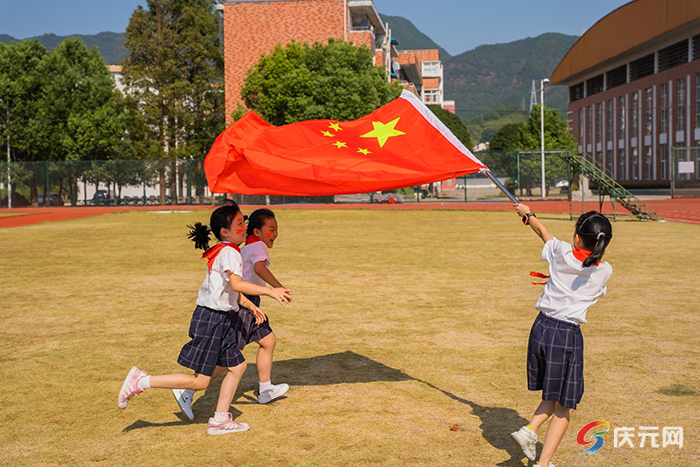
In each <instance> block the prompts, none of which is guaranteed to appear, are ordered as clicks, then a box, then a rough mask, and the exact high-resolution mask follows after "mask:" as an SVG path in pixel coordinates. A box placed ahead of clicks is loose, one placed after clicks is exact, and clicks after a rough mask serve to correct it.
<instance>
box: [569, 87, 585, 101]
mask: <svg viewBox="0 0 700 467" xmlns="http://www.w3.org/2000/svg"><path fill="white" fill-rule="evenodd" d="M579 99H583V83H578V84H574V85H573V86H569V102H573V101H577V100H579Z"/></svg>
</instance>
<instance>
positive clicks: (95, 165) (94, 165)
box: [92, 160, 100, 204]
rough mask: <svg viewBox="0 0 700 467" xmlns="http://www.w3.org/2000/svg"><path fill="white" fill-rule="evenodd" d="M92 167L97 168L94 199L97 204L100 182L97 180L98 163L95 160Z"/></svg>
mask: <svg viewBox="0 0 700 467" xmlns="http://www.w3.org/2000/svg"><path fill="white" fill-rule="evenodd" d="M92 165H93V167H94V168H95V196H94V197H93V202H94V204H97V189H98V188H99V186H100V185H99V183H100V182H99V181H98V180H97V161H96V160H93V161H92Z"/></svg>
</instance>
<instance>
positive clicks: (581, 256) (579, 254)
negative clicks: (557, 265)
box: [572, 248, 600, 266]
mask: <svg viewBox="0 0 700 467" xmlns="http://www.w3.org/2000/svg"><path fill="white" fill-rule="evenodd" d="M572 253H573V254H574V258H576V259H577V260H579V261H581V262H582V263H583V262H584V261H585V260H586V258H588V257H589V256H591V251H590V250H584V249H583V248H574V249H573V250H572ZM599 264H600V261H598V262H597V263H595V264H591V266H598V265H599Z"/></svg>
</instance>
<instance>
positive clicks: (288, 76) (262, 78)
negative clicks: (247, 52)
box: [234, 39, 402, 125]
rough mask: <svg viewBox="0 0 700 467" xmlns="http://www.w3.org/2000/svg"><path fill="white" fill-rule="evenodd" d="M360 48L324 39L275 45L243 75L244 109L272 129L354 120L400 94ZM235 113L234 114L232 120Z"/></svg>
mask: <svg viewBox="0 0 700 467" xmlns="http://www.w3.org/2000/svg"><path fill="white" fill-rule="evenodd" d="M372 58H373V55H372V53H371V52H370V50H369V49H368V48H367V47H366V46H365V45H362V46H360V47H356V46H354V45H352V43H347V42H343V41H337V40H334V39H329V40H328V44H327V45H324V44H321V43H320V42H316V43H315V44H314V45H313V46H309V45H308V44H302V43H298V42H295V41H292V42H290V43H289V44H287V45H286V46H284V47H282V45H281V44H278V45H277V46H275V48H274V49H273V50H272V52H271V53H270V54H269V55H263V56H262V57H261V58H260V60H259V61H258V62H257V63H256V64H255V66H253V68H251V69H250V70H249V71H248V75H247V76H246V79H245V81H244V84H243V88H242V90H241V97H242V98H243V101H244V102H245V105H246V106H247V107H248V108H250V109H251V110H254V111H255V112H257V113H258V114H259V115H260V116H261V117H262V118H264V119H265V120H267V121H268V122H270V123H272V124H273V125H284V124H287V123H294V122H298V121H304V120H313V119H334V120H342V121H348V120H354V119H357V118H360V117H363V116H365V115H367V114H368V113H370V112H372V111H373V110H375V109H376V108H378V107H380V106H382V105H384V104H387V103H388V102H391V101H392V100H394V99H395V98H397V97H398V96H399V95H400V94H401V90H402V88H401V87H400V86H399V85H398V84H390V83H389V82H387V79H386V75H385V71H384V69H383V68H381V67H376V66H374V65H373V64H372ZM238 114H240V108H239V111H237V112H235V113H234V118H235V117H236V116H238Z"/></svg>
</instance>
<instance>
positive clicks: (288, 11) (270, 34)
mask: <svg viewBox="0 0 700 467" xmlns="http://www.w3.org/2000/svg"><path fill="white" fill-rule="evenodd" d="M343 5H344V2H343V0H295V1H269V2H230V3H224V55H225V83H226V117H227V121H229V120H230V115H231V112H233V111H234V110H235V108H236V105H237V104H238V103H239V102H242V101H241V87H242V85H243V80H244V79H245V76H246V74H247V72H248V70H249V69H250V68H251V67H252V66H253V65H254V64H255V63H256V62H257V61H258V59H259V58H260V55H261V54H267V53H269V52H270V50H272V48H273V47H274V46H275V45H276V44H277V43H281V44H283V45H284V44H286V43H288V42H290V40H291V39H296V40H297V41H298V42H308V43H311V44H313V43H314V42H316V41H319V42H325V41H327V40H328V39H329V38H338V39H344V38H345V37H344V36H345V31H344V29H343V27H344V14H343ZM348 39H350V37H348ZM358 42H359V41H358ZM363 43H364V42H363ZM372 49H373V47H372Z"/></svg>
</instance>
